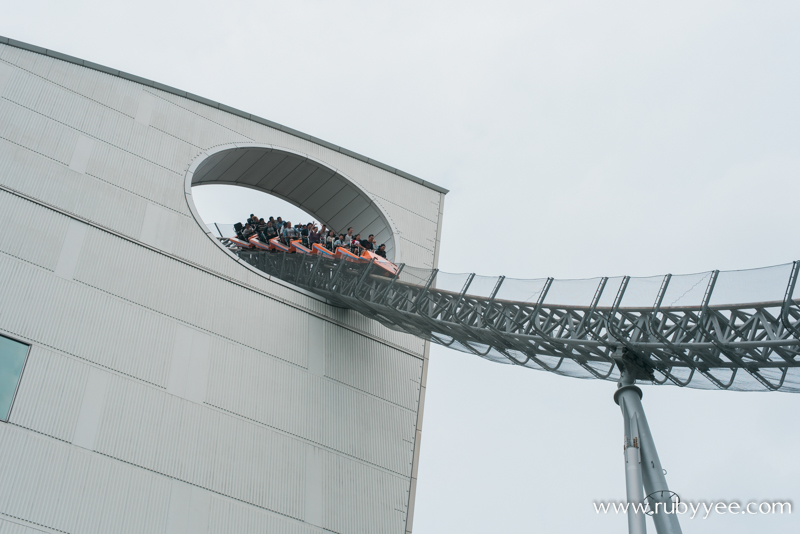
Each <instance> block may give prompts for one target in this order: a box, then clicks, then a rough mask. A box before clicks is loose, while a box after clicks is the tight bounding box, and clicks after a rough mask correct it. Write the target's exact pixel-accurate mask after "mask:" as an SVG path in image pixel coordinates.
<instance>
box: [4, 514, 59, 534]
mask: <svg viewBox="0 0 800 534" xmlns="http://www.w3.org/2000/svg"><path fill="white" fill-rule="evenodd" d="M40 532H52V530H41V529H38V528H33V527H29V526H27V525H22V524H20V523H13V522H11V521H7V520H5V519H2V518H0V534H39V533H40Z"/></svg>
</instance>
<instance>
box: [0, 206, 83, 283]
mask: <svg viewBox="0 0 800 534" xmlns="http://www.w3.org/2000/svg"><path fill="white" fill-rule="evenodd" d="M68 221H69V219H68V217H66V216H64V215H61V214H60V213H57V212H54V211H52V210H46V209H43V208H39V209H35V207H34V205H33V204H31V203H30V202H27V201H25V200H23V199H21V198H19V197H17V196H14V195H11V194H9V193H6V192H5V191H0V250H2V251H3V252H5V253H6V254H9V255H11V256H15V257H17V258H20V259H22V260H25V261H29V262H31V263H33V264H34V265H38V266H39V267H44V268H45V269H48V270H51V271H52V270H53V269H55V267H56V263H58V256H59V253H60V252H61V244H62V243H63V241H64V236H65V234H66V231H67V222H68Z"/></svg>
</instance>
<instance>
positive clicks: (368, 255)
mask: <svg viewBox="0 0 800 534" xmlns="http://www.w3.org/2000/svg"><path fill="white" fill-rule="evenodd" d="M361 257H362V258H364V259H365V260H366V261H369V260H374V265H376V266H377V267H380V268H381V269H383V270H384V271H385V272H386V273H388V274H389V275H391V276H397V271H398V269H397V265H395V264H394V263H392V262H390V261H389V260H387V259H386V258H384V257H383V256H378V255H377V254H375V253H374V252H372V251H369V250H365V251H364V252H362V253H361Z"/></svg>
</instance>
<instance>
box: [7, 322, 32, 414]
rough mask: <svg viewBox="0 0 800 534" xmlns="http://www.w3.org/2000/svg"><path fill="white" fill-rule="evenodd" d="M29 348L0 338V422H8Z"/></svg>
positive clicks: (17, 342)
mask: <svg viewBox="0 0 800 534" xmlns="http://www.w3.org/2000/svg"><path fill="white" fill-rule="evenodd" d="M29 348H30V347H29V346H28V345H25V344H24V343H20V342H19V341H14V340H13V339H9V338H7V337H3V336H0V421H8V415H9V414H10V413H11V405H12V404H13V403H14V397H15V396H16V394H17V387H18V386H19V379H20V377H21V376H22V369H23V368H24V367H25V360H26V359H27V357H28V349H29Z"/></svg>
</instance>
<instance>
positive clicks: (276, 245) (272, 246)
mask: <svg viewBox="0 0 800 534" xmlns="http://www.w3.org/2000/svg"><path fill="white" fill-rule="evenodd" d="M269 250H277V251H278V252H289V247H287V246H286V245H284V244H283V243H281V240H280V238H279V237H273V238H272V239H270V240H269Z"/></svg>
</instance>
